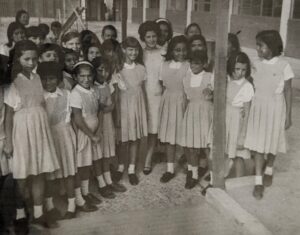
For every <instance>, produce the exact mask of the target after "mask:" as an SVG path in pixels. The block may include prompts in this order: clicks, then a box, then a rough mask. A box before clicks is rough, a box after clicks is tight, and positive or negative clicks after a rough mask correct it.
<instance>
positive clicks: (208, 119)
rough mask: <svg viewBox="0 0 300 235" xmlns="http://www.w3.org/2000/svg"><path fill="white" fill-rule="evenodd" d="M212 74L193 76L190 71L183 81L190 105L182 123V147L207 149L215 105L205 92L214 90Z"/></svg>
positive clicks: (203, 72) (205, 73)
mask: <svg viewBox="0 0 300 235" xmlns="http://www.w3.org/2000/svg"><path fill="white" fill-rule="evenodd" d="M212 82H213V80H212V74H211V73H208V72H205V71H202V72H201V73H199V74H193V72H192V71H191V70H190V69H189V71H188V73H187V75H186V76H185V78H184V80H183V85H184V91H185V93H186V95H187V99H188V105H187V108H186V111H185V113H184V118H183V122H182V132H181V133H182V134H181V143H180V145H181V146H183V147H188V148H198V149H199V148H207V147H208V146H207V145H208V142H209V130H210V128H211V125H212V119H213V103H212V101H211V100H209V99H208V98H207V97H205V94H203V90H204V89H206V88H208V89H210V90H212V87H213V84H212Z"/></svg>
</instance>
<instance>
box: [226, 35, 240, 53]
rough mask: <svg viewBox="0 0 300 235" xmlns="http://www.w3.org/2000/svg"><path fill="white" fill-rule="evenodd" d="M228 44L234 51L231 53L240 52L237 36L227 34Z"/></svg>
mask: <svg viewBox="0 0 300 235" xmlns="http://www.w3.org/2000/svg"><path fill="white" fill-rule="evenodd" d="M228 42H230V43H231V45H232V47H233V49H234V51H232V52H240V51H241V47H240V42H239V38H238V36H237V34H234V33H229V34H228Z"/></svg>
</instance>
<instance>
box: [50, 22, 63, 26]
mask: <svg viewBox="0 0 300 235" xmlns="http://www.w3.org/2000/svg"><path fill="white" fill-rule="evenodd" d="M50 27H51V28H62V25H61V23H60V22H58V21H53V22H52V23H51V25H50Z"/></svg>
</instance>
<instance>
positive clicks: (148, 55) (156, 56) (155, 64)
mask: <svg viewBox="0 0 300 235" xmlns="http://www.w3.org/2000/svg"><path fill="white" fill-rule="evenodd" d="M161 53H162V50H161V49H160V48H157V49H154V50H147V49H144V64H145V68H146V74H147V77H146V86H145V87H146V97H147V108H148V133H150V134H157V133H158V111H159V105H160V100H161V96H162V87H161V85H160V83H159V77H160V71H161V66H162V63H163V61H164V57H163V56H162V55H161Z"/></svg>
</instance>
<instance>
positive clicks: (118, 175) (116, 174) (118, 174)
mask: <svg viewBox="0 0 300 235" xmlns="http://www.w3.org/2000/svg"><path fill="white" fill-rule="evenodd" d="M122 176H123V172H121V171H116V172H114V173H113V175H112V178H113V181H114V182H119V181H120V180H121V179H122Z"/></svg>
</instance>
